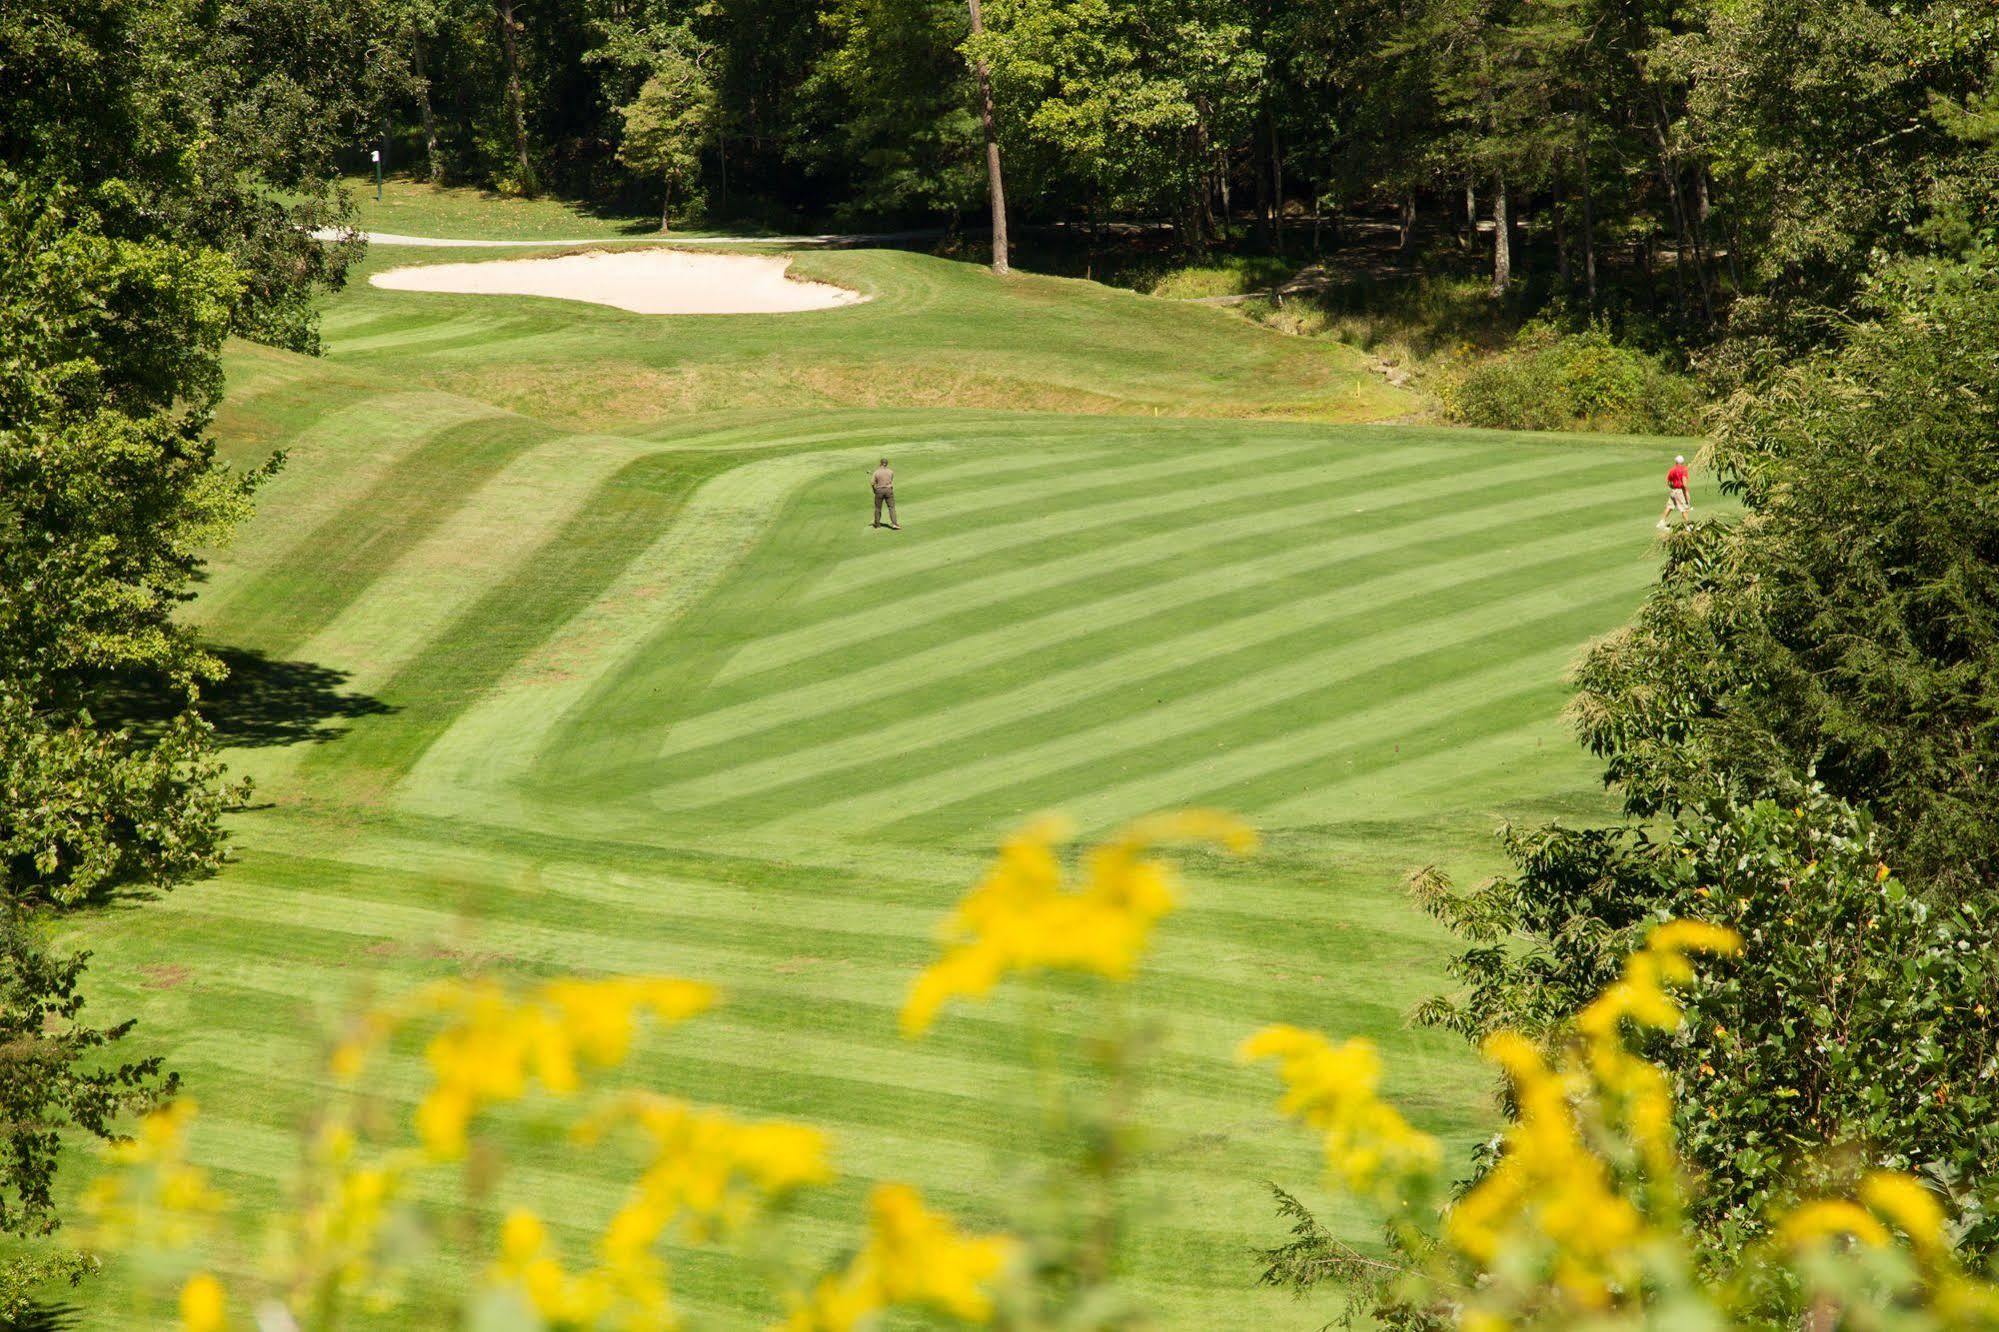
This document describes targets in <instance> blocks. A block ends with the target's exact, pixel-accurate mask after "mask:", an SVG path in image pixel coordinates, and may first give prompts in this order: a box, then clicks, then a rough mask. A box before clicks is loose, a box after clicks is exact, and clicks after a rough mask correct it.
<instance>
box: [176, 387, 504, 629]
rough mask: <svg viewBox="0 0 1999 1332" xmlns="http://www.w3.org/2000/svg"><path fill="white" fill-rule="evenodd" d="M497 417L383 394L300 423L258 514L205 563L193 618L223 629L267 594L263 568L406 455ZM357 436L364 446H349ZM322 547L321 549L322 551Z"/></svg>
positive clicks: (437, 400)
mask: <svg viewBox="0 0 1999 1332" xmlns="http://www.w3.org/2000/svg"><path fill="white" fill-rule="evenodd" d="M499 415H500V414H499V413H498V412H496V411H494V410H493V409H492V408H490V407H486V406H484V405H482V404H480V403H477V402H473V401H471V400H469V399H465V398H457V397H453V396H451V395H449V394H444V393H431V392H410V393H383V394H378V395H376V396H373V397H370V398H367V399H364V400H362V401H361V402H358V403H355V404H353V405H351V406H348V407H343V408H340V409H338V410H336V411H332V412H329V413H327V414H325V415H324V416H322V417H320V418H319V419H317V420H315V421H313V422H312V423H310V424H309V425H307V426H306V427H305V428H304V429H303V430H302V431H301V432H300V433H299V434H298V435H297V436H296V437H294V438H292V439H290V440H288V441H286V442H285V445H284V447H285V449H286V451H287V454H288V457H287V461H286V465H285V467H284V469H283V470H282V471H280V472H279V473H278V474H277V476H276V477H274V478H272V479H271V480H270V481H268V482H266V483H265V484H264V486H263V487H262V488H261V489H260V490H259V491H258V493H257V499H258V504H259V514H260V515H261V516H259V517H256V518H253V519H252V520H251V521H250V522H249V523H247V524H245V525H244V526H243V527H242V528H241V529H240V530H239V531H237V532H236V533H235V534H234V536H233V538H232V539H231V541H230V544H229V546H228V547H227V548H226V549H225V550H223V551H222V552H219V553H218V554H217V556H216V557H215V558H214V559H213V560H212V561H211V562H210V564H209V566H208V571H207V579H206V581H205V582H204V584H203V586H202V589H201V599H200V600H199V601H198V602H197V603H196V605H195V619H196V621H197V622H198V623H202V624H204V625H210V626H226V625H227V624H228V621H229V619H230V613H231V610H232V608H233V607H235V606H237V605H238V604H239V603H241V602H244V601H246V600H247V601H249V602H251V603H252V604H253V605H254V604H255V603H257V602H258V600H259V598H260V597H261V596H262V595H263V594H264V593H266V592H267V591H268V587H269V584H268V581H267V579H268V575H269V573H270V571H271V570H272V569H273V568H274V567H277V566H280V565H283V564H284V563H286V562H287V561H288V560H291V559H294V558H296V557H297V556H298V553H299V552H300V551H301V550H302V549H306V548H307V543H308V542H309V541H310V540H312V539H313V538H315V537H317V538H319V539H320V540H321V541H322V542H323V541H324V540H325V538H326V535H327V528H326V525H327V524H328V522H329V521H330V520H331V519H333V518H334V516H335V515H337V514H338V513H339V512H340V511H341V510H342V509H344V508H346V507H347V506H348V505H350V504H352V503H353V502H354V501H355V500H357V499H359V498H360V497H362V496H364V495H366V494H368V493H369V492H370V491H371V490H372V489H374V488H375V487H376V486H378V485H379V484H380V482H381V481H382V479H383V478H384V477H386V476H388V475H389V474H390V473H391V472H392V471H393V470H394V469H395V467H396V465H397V464H398V463H399V462H400V461H401V459H402V457H403V455H404V454H405V453H406V452H408V451H410V450H412V449H416V448H419V447H421V446H422V444H423V443H424V442H425V441H426V440H428V439H429V438H431V437H432V436H433V435H436V434H440V433H442V432H444V431H446V430H450V429H453V428H455V427H458V426H462V425H464V424H466V423H467V422H471V421H478V420H483V419H489V418H494V417H497V416H499ZM357 436H358V437H360V438H363V439H367V440H369V441H370V442H371V447H368V448H365V449H358V450H357V449H354V448H352V440H353V439H354V438H355V437H357ZM333 548H334V549H339V548H340V545H339V544H336V545H335V546H334V547H333ZM325 549H326V548H325V546H324V545H322V546H321V552H322V554H323V552H324V550H325ZM249 613H251V614H254V613H255V611H254V610H253V611H251V612H249Z"/></svg>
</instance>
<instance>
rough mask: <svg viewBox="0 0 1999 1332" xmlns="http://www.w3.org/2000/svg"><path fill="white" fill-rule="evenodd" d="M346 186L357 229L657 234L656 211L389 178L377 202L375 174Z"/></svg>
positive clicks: (449, 236)
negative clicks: (625, 209)
mask: <svg viewBox="0 0 1999 1332" xmlns="http://www.w3.org/2000/svg"><path fill="white" fill-rule="evenodd" d="M342 183H343V184H345V185H346V187H347V188H348V189H349V190H351V191H352V192H353V194H354V200H355V202H356V203H357V204H358V205H359V206H360V213H359V216H358V217H357V218H356V220H355V225H357V226H358V227H360V228H361V229H362V230H363V231H386V232H390V233H393V234H395V235H399V236H435V237H439V238H440V239H445V240H596V239H599V238H603V239H610V238H613V237H620V236H650V235H654V234H656V233H657V232H658V231H659V215H658V214H657V213H652V214H636V213H624V212H620V211H618V210H615V209H613V210H609V211H606V210H604V209H600V208H596V207H593V206H591V205H588V204H581V203H577V202H575V201H573V200H568V199H558V198H553V197H550V196H548V195H542V196H540V197H537V198H533V199H525V198H521V197H518V196H513V195H504V194H499V193H496V192H494V191H492V190H488V189H480V188H478V187H475V186H470V185H445V186H438V185H432V184H430V183H428V182H427V181H422V180H417V179H414V178H412V177H410V176H407V175H391V176H387V177H385V178H384V179H383V181H382V198H381V201H380V202H377V201H376V199H375V178H374V177H373V176H372V175H358V176H349V177H347V179H346V180H345V181H343V182H342Z"/></svg>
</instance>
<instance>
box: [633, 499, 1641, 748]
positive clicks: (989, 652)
mask: <svg viewBox="0 0 1999 1332" xmlns="http://www.w3.org/2000/svg"><path fill="white" fill-rule="evenodd" d="M1574 470H1576V471H1579V472H1586V471H1587V470H1589V469H1588V468H1587V466H1586V464H1578V465H1577V466H1576V468H1575V469H1574ZM1626 490H1628V483H1627V482H1625V481H1623V480H1617V481H1609V482H1604V483H1602V490H1601V491H1600V492H1599V493H1598V494H1595V495H1589V496H1586V497H1585V498H1589V499H1602V498H1604V497H1606V496H1608V495H1611V494H1622V493H1624V492H1625V491H1626ZM1450 493H1452V492H1449V491H1446V493H1445V495H1443V496H1439V497H1438V498H1439V499H1444V498H1447V497H1448V496H1449V494H1450ZM1461 493H1469V494H1472V495H1475V496H1476V497H1477V498H1479V499H1480V500H1481V501H1482V502H1481V503H1478V504H1475V505H1471V506H1468V507H1462V508H1451V507H1449V506H1448V505H1440V506H1438V507H1442V508H1443V509H1444V512H1443V513H1442V514H1440V515H1438V516H1435V517H1430V518H1426V519H1422V520H1412V521H1409V522H1403V523H1396V524H1394V525H1392V526H1390V527H1388V528H1387V529H1385V530H1373V531H1368V530H1363V531H1361V532H1360V533H1357V534H1356V535H1354V536H1351V537H1347V536H1338V535H1335V536H1330V537H1328V538H1327V539H1324V540H1321V541H1317V542H1306V543H1304V544H1299V545H1294V546H1280V547H1279V548H1278V549H1277V550H1276V551H1274V552H1272V553H1269V554H1264V555H1259V556H1252V557H1250V558H1247V559H1244V560H1242V561H1240V562H1238V563H1235V564H1232V565H1228V566H1224V567H1219V568H1203V569H1201V570H1200V571H1198V572H1195V573H1192V574H1187V575H1183V576H1182V577H1179V578H1175V579H1168V580H1164V581H1158V582H1152V583H1148V584H1145V585H1142V586H1140V587H1138V588H1136V589H1133V590H1130V591H1124V592H1118V593H1115V594H1113V595H1109V596H1104V597H1101V598H1087V599H1084V600H1081V601H1074V600H1065V601H1064V603H1063V604H1062V605H1061V607H1060V608H1059V609H1056V610H1052V611H1048V612H1046V613H1044V614H1041V615H1038V616H1034V617H1032V618H1024V619H1017V620H1005V619H1002V618H1001V617H997V616H993V617H988V622H991V621H994V620H997V621H998V624H997V627H994V628H991V629H988V630H986V631H984V632H982V633H961V634H959V635H957V636H956V637H954V638H952V639H950V640H949V641H947V642H945V643H942V644H940V645H938V646H936V647H933V648H930V649H927V650H921V651H911V652H906V653H901V652H899V653H897V654H896V656H895V657H894V659H893V660H890V661H886V662H876V663H873V664H872V667H871V671H870V674H869V675H868V676H867V678H866V679H865V680H858V679H856V678H854V677H853V676H851V675H849V674H845V673H832V674H829V673H827V672H819V673H818V678H816V679H812V680H809V681H808V682H806V683H801V684H797V685H794V686H792V687H790V688H786V689H781V690H774V691H771V692H768V693H764V694H761V695H758V696H755V697H752V698H749V699H746V700H744V701H741V702H737V703H732V704H726V705H724V706H720V707H716V708H713V709H711V710H708V711H703V712H698V713H695V714H694V715H691V716H683V717H680V718H677V719H675V720H673V721H672V726H671V730H669V731H668V732H667V733H666V735H665V737H664V739H663V741H662V743H661V745H660V749H659V752H660V754H661V755H662V756H671V755H674V754H680V753H687V752H689V751H693V750H697V749H701V748H705V747H708V746H713V745H727V744H735V743H740V742H742V741H743V740H745V739H746V738H747V737H750V736H756V735H759V734H763V733H770V732H776V731H779V730H780V729H787V728H792V727H797V726H800V725H803V724H806V723H808V722H809V721H810V720H811V719H812V718H814V717H817V716H820V715H822V714H826V713H831V712H835V711H838V710H841V709H844V708H848V707H851V706H852V705H853V702H854V700H855V698H856V697H857V696H860V692H861V691H862V690H865V691H867V693H868V694H869V695H872V696H874V697H894V696H901V695H904V694H909V693H913V692H916V691H919V690H922V689H924V688H926V687H930V686H933V685H935V684H936V683H937V682H939V681H943V680H949V679H951V678H952V677H954V676H956V675H959V674H962V673H965V672H967V671H972V670H984V669H991V668H992V667H994V666H995V665H996V664H998V663H1000V662H1003V661H1006V660H1008V659H1010V658H1017V657H1024V656H1041V655H1044V654H1047V653H1049V652H1051V651H1052V650H1054V649H1055V648H1056V647H1057V646H1059V645H1060V644H1061V643H1063V642H1064V641H1066V640H1068V639H1072V638H1079V637H1083V636H1086V635H1093V634H1102V633H1104V632H1106V631H1108V630H1110V629H1113V628H1115V627H1117V626H1120V625H1124V624H1130V623H1133V622H1136V621H1139V620H1143V619H1146V618H1148V617H1151V616H1154V615H1157V614H1160V613H1162V612H1166V611H1171V610H1173V609H1174V608H1176V607H1179V606H1182V605H1185V604H1187V603H1190V602H1193V601H1196V600H1199V599H1201V598H1203V597H1213V596H1225V595H1235V594H1239V592H1240V590H1241V589H1242V588H1244V587H1246V586H1250V585H1253V584H1255V583H1257V582H1259V581H1272V580H1278V579H1285V578H1292V577H1296V576H1299V575H1303V574H1309V573H1311V572H1313V571H1315V570H1322V569H1326V568H1328V567H1331V566H1334V565H1337V564H1338V563H1340V562H1341V561H1342V560H1345V559H1350V558H1353V557H1355V556H1357V555H1365V554H1368V553H1371V552H1373V551H1375V550H1378V549H1381V548H1383V547H1387V546H1393V545H1408V544H1414V543H1416V542H1418V541H1421V540H1423V539H1425V538H1429V537H1436V536H1442V535H1448V534H1451V533H1455V532H1465V531H1476V530H1478V529H1479V528H1481V527H1482V526H1484V525H1486V524H1487V523H1488V522H1489V521H1490V518H1491V510H1493V509H1494V508H1495V507H1496V506H1498V505H1501V504H1503V503H1505V502H1506V501H1503V500H1501V499H1498V498H1496V495H1497V493H1498V492H1497V489H1496V488H1495V486H1493V485H1492V484H1490V483H1489V482H1487V483H1479V484H1474V485H1470V486H1467V487H1466V488H1465V491H1464V492H1461ZM1430 511H1434V510H1430ZM1529 521H1531V520H1529Z"/></svg>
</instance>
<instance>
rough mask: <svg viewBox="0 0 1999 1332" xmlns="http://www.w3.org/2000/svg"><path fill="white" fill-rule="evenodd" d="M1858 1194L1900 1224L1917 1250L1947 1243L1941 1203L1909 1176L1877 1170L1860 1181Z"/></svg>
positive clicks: (1931, 1250)
mask: <svg viewBox="0 0 1999 1332" xmlns="http://www.w3.org/2000/svg"><path fill="white" fill-rule="evenodd" d="M1860 1198H1861V1201H1863V1202H1865V1203H1866V1204H1867V1205H1868V1206H1869V1207H1870V1208H1872V1209H1873V1210H1874V1212H1875V1213H1876V1214H1877V1215H1879V1216H1885V1217H1887V1218H1888V1219H1889V1220H1890V1221H1893V1222H1894V1223H1895V1224H1896V1225H1897V1226H1899V1227H1901V1229H1902V1233H1903V1234H1905V1235H1907V1236H1908V1237H1909V1241H1910V1243H1912V1244H1914V1245H1915V1246H1916V1248H1917V1249H1918V1250H1919V1251H1921V1252H1923V1253H1928V1254H1936V1253H1941V1252H1942V1251H1943V1250H1944V1249H1945V1248H1947V1247H1948V1245H1949V1240H1948V1238H1947V1237H1946V1235H1945V1233H1944V1214H1943V1207H1942V1205H1941V1204H1939V1203H1938V1202H1937V1200H1936V1195H1935V1194H1933V1193H1931V1192H1930V1191H1929V1190H1928V1189H1926V1188H1924V1187H1923V1186H1922V1185H1921V1184H1919V1183H1917V1182H1916V1181H1915V1180H1914V1179H1912V1178H1910V1177H1909V1176H1907V1175H1898V1174H1892V1173H1889V1172H1887V1171H1877V1172H1876V1173H1874V1174H1871V1175H1869V1176H1868V1177H1867V1178H1866V1180H1864V1181H1863V1182H1862V1183H1861V1186H1860Z"/></svg>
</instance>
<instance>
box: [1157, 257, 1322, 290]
mask: <svg viewBox="0 0 1999 1332" xmlns="http://www.w3.org/2000/svg"><path fill="white" fill-rule="evenodd" d="M1297 269H1298V265H1297V264H1296V263H1295V262H1293V261H1291V260H1289V259H1282V258H1278V257H1277V256H1275V255H1257V254H1248V255H1229V256H1223V257H1220V258H1216V259H1213V260H1209V261H1207V262H1204V263H1199V264H1189V265H1186V266H1185V267H1169V268H1163V269H1140V270H1137V271H1134V272H1132V273H1129V274H1125V275H1122V276H1123V280H1122V281H1120V282H1119V283H1118V285H1120V286H1130V287H1132V288H1133V289H1134V290H1137V291H1143V292H1146V293H1147V294H1149V295H1153V296H1164V297H1168V298H1172V299H1179V300H1197V299H1200V298H1202V297H1209V296H1244V295H1248V294H1249V293H1251V292H1257V291H1268V290H1270V289H1271V288H1273V287H1275V286H1277V285H1278V284H1279V283H1281V282H1283V281H1284V280H1285V279H1286V278H1288V277H1290V276H1291V275H1292V274H1293V273H1295V272H1296V271H1297Z"/></svg>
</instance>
